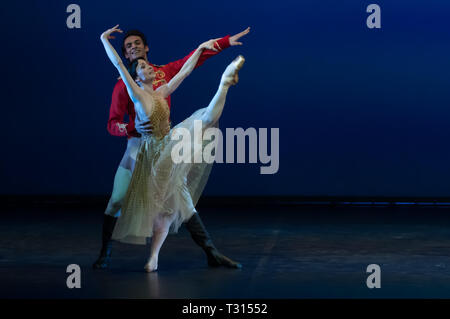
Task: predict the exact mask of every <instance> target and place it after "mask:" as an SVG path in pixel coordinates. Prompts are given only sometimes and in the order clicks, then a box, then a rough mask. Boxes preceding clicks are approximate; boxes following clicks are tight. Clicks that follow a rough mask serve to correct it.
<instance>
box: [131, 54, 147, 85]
mask: <svg viewBox="0 0 450 319" xmlns="http://www.w3.org/2000/svg"><path fill="white" fill-rule="evenodd" d="M139 60H144V61H145V59H144V58H137V59H135V60H133V61H132V62H131V63H130V66H129V67H128V73H130V75H131V77H132V78H133V80H135V81H136V77H137V72H136V67H137V65H138V61H139ZM145 62H147V61H145Z"/></svg>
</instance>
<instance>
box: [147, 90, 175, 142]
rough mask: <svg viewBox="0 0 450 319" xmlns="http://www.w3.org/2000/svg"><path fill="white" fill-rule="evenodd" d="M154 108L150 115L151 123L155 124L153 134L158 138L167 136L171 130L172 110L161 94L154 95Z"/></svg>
mask: <svg viewBox="0 0 450 319" xmlns="http://www.w3.org/2000/svg"><path fill="white" fill-rule="evenodd" d="M152 97H153V110H152V114H151V115H150V123H151V124H152V126H153V131H152V135H153V136H154V137H156V138H158V139H161V138H163V137H164V136H166V135H167V134H168V133H169V131H170V122H169V117H170V110H169V105H168V104H167V102H166V100H165V99H164V98H163V97H161V96H159V95H156V94H155V95H153V96H152Z"/></svg>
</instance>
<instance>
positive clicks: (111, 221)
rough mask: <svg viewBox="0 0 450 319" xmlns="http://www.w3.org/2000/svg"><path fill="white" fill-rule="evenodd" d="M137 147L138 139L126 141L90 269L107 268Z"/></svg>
mask: <svg viewBox="0 0 450 319" xmlns="http://www.w3.org/2000/svg"><path fill="white" fill-rule="evenodd" d="M138 146H139V139H138V138H131V139H130V140H128V144H127V150H126V151H125V154H124V156H123V158H122V161H121V162H120V166H119V168H118V169H117V172H116V175H115V176H114V187H113V191H112V194H111V198H110V199H109V202H108V206H107V207H106V211H105V214H104V215H103V228H102V248H101V250H100V255H99V257H98V259H97V260H96V261H95V262H94V264H93V265H92V267H93V268H94V269H105V268H108V266H109V263H110V261H111V250H112V240H111V236H112V233H113V230H114V226H115V225H116V222H117V218H118V217H119V215H120V208H121V207H122V202H123V199H124V198H125V195H126V193H127V190H128V186H129V185H130V181H131V174H132V171H133V168H134V162H135V158H136V155H135V154H136V152H137V148H138Z"/></svg>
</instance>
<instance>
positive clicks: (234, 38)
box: [229, 27, 250, 46]
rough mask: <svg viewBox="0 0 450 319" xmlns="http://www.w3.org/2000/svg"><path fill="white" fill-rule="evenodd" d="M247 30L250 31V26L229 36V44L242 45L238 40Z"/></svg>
mask: <svg viewBox="0 0 450 319" xmlns="http://www.w3.org/2000/svg"><path fill="white" fill-rule="evenodd" d="M249 32H250V27H248V28H247V29H245V30H244V31H242V32H239V33H238V34H235V35H233V36H232V37H230V39H229V40H230V46H234V45H242V42H239V39H240V38H242V37H243V36H244V35H246V34H247V33H249Z"/></svg>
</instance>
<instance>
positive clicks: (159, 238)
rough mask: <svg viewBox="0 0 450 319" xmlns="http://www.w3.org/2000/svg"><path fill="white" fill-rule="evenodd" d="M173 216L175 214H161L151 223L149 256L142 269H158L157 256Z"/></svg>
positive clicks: (149, 270) (148, 270)
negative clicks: (151, 233)
mask: <svg viewBox="0 0 450 319" xmlns="http://www.w3.org/2000/svg"><path fill="white" fill-rule="evenodd" d="M174 218H175V214H171V215H161V216H159V217H158V218H156V219H155V221H154V224H153V236H152V244H151V248H150V249H151V251H150V258H149V260H148V262H147V264H145V266H144V269H145V271H147V272H152V271H156V270H157V269H158V256H159V251H160V249H161V246H162V244H163V243H164V241H165V240H166V238H167V234H168V233H169V228H170V225H171V224H172V222H173V220H174Z"/></svg>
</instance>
